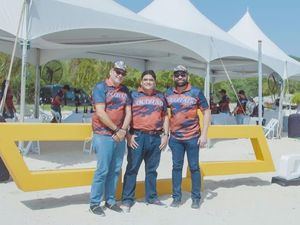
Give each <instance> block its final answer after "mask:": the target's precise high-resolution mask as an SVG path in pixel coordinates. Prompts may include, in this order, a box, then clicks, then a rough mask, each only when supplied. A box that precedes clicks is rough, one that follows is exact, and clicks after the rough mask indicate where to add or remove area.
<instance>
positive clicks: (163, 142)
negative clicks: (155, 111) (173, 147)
mask: <svg viewBox="0 0 300 225" xmlns="http://www.w3.org/2000/svg"><path fill="white" fill-rule="evenodd" d="M163 129H164V133H163V134H162V136H161V142H160V146H159V149H160V150H164V149H165V147H166V146H167V143H168V139H169V116H168V114H167V115H166V116H165V120H164V124H163Z"/></svg>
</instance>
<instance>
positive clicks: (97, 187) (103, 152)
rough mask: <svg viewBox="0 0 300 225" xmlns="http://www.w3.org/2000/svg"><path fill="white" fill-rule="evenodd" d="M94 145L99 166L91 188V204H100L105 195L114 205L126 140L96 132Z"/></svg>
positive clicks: (106, 199) (107, 200)
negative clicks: (117, 139)
mask: <svg viewBox="0 0 300 225" xmlns="http://www.w3.org/2000/svg"><path fill="white" fill-rule="evenodd" d="M93 146H94V149H95V152H96V156H97V168H96V171H95V174H94V180H93V184H92V188H91V195H90V205H99V204H100V203H101V201H102V200H103V196H105V201H106V202H107V203H108V204H111V205H114V204H115V203H116V199H115V192H116V188H117V183H118V177H119V175H120V170H121V167H122V162H123V157H124V152H125V141H124V140H123V141H121V142H116V141H114V140H113V139H112V137H111V136H105V135H99V134H94V135H93Z"/></svg>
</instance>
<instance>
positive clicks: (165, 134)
mask: <svg viewBox="0 0 300 225" xmlns="http://www.w3.org/2000/svg"><path fill="white" fill-rule="evenodd" d="M161 136H168V137H169V134H168V133H165V132H163V133H162V134H161Z"/></svg>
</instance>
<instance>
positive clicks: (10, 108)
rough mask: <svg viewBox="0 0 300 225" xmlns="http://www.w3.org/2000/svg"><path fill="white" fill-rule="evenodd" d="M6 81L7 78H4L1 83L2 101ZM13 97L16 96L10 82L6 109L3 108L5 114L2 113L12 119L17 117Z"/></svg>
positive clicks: (0, 98)
mask: <svg viewBox="0 0 300 225" xmlns="http://www.w3.org/2000/svg"><path fill="white" fill-rule="evenodd" d="M5 83H6V80H4V81H3V82H2V84H1V95H0V101H1V100H2V97H3V96H4V91H5ZM13 98H14V96H13V91H12V89H11V87H10V85H9V84H8V88H7V93H6V98H5V102H4V109H3V114H2V116H3V117H4V118H11V119H12V118H14V117H15V113H16V108H15V106H14V102H13Z"/></svg>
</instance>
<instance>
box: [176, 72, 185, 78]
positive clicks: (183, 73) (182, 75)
mask: <svg viewBox="0 0 300 225" xmlns="http://www.w3.org/2000/svg"><path fill="white" fill-rule="evenodd" d="M186 76H187V74H186V73H185V72H176V73H174V77H176V78H179V77H183V78H184V77H186Z"/></svg>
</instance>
